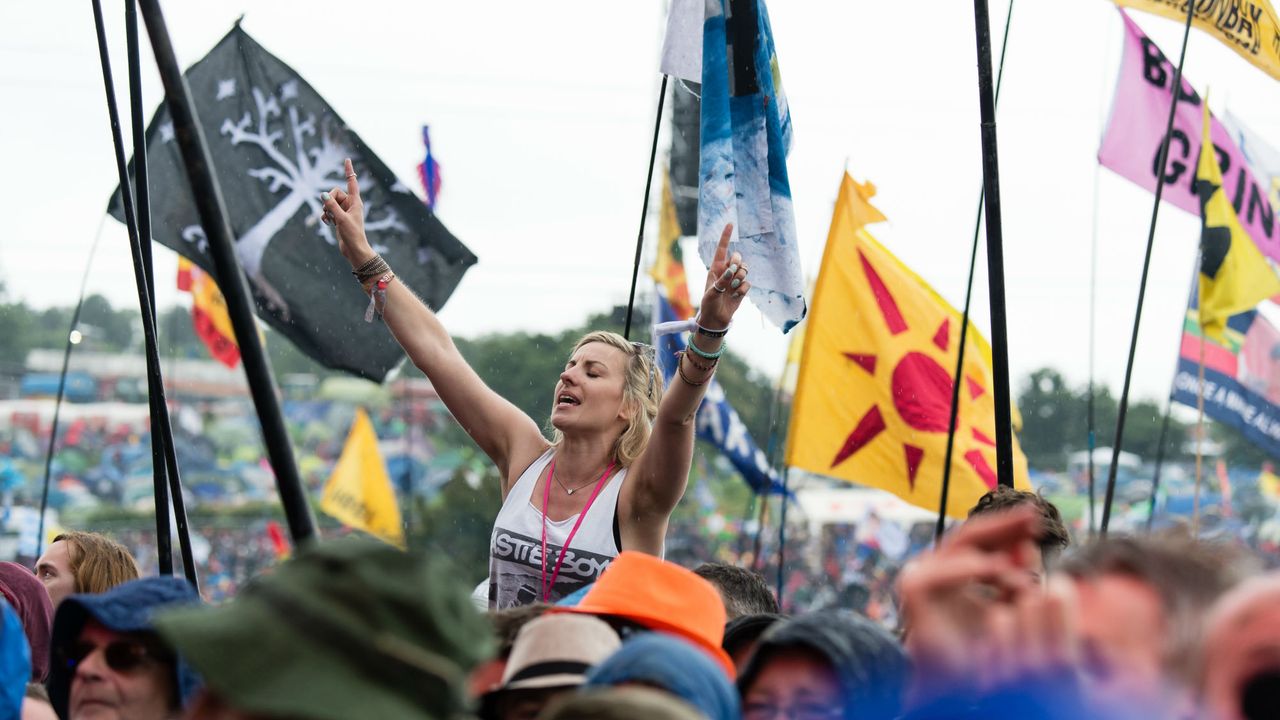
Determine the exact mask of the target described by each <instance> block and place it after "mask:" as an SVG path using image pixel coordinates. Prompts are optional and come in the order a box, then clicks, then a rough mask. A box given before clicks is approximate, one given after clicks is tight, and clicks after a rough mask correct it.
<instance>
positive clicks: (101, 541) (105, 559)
mask: <svg viewBox="0 0 1280 720" xmlns="http://www.w3.org/2000/svg"><path fill="white" fill-rule="evenodd" d="M59 540H65V541H66V542H67V564H68V565H69V566H70V568H71V577H72V578H73V579H74V580H75V591H76V592H77V593H103V592H106V591H108V590H110V589H111V588H113V587H115V586H117V585H120V584H122V583H126V582H129V581H130V580H137V579H138V575H139V573H138V563H137V562H135V561H134V559H133V555H131V554H130V553H129V550H128V548H126V547H125V546H124V545H121V544H120V543H118V542H116V541H115V540H112V539H111V538H109V537H107V536H106V535H99V534H98V533H89V532H67V533H62V534H61V535H58V536H57V537H55V538H54V539H53V542H58V541H59Z"/></svg>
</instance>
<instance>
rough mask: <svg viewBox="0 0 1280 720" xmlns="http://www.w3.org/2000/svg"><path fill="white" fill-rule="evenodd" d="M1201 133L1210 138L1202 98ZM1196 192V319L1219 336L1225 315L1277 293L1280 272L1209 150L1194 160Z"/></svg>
mask: <svg viewBox="0 0 1280 720" xmlns="http://www.w3.org/2000/svg"><path fill="white" fill-rule="evenodd" d="M1202 107H1203V112H1204V121H1203V122H1202V124H1201V126H1202V127H1203V128H1204V136H1203V138H1202V140H1201V145H1200V147H1201V148H1204V147H1206V146H1208V145H1211V142H1210V140H1209V103H1208V101H1207V98H1206V102H1205V103H1204V104H1203V106H1202ZM1196 193H1197V194H1199V196H1200V207H1201V218H1202V225H1201V231H1200V272H1199V276H1198V277H1199V283H1198V285H1199V292H1200V325H1201V326H1202V327H1203V328H1204V332H1205V334H1206V335H1208V336H1209V337H1210V338H1213V339H1220V338H1221V337H1222V332H1223V330H1225V329H1226V322H1227V318H1229V317H1231V316H1232V315H1235V314H1236V313H1240V312H1244V311H1246V310H1251V309H1253V308H1254V307H1256V306H1257V304H1258V303H1260V302H1262V301H1263V300H1265V299H1266V298H1268V297H1270V296H1272V295H1275V294H1276V293H1280V278H1277V277H1276V273H1275V270H1274V269H1273V268H1272V267H1271V265H1270V264H1269V263H1268V262H1267V259H1266V258H1265V257H1263V256H1262V253H1261V252H1259V251H1258V246H1257V245H1254V244H1253V241H1252V240H1251V239H1250V238H1249V236H1248V235H1247V234H1246V233H1245V231H1244V228H1242V227H1240V221H1239V220H1238V219H1237V218H1236V214H1235V211H1233V210H1232V209H1231V203H1229V202H1227V196H1226V195H1225V194H1224V193H1223V192H1222V173H1221V172H1220V171H1219V169H1218V161H1217V157H1216V156H1215V154H1214V153H1213V152H1203V151H1202V152H1201V153H1200V161H1199V162H1198V163H1197V166H1196Z"/></svg>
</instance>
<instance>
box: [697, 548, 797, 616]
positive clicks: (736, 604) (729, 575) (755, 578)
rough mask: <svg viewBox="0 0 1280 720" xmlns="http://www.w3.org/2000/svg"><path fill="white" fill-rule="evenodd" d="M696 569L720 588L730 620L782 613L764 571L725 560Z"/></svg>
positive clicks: (721, 597) (705, 564) (704, 578)
mask: <svg viewBox="0 0 1280 720" xmlns="http://www.w3.org/2000/svg"><path fill="white" fill-rule="evenodd" d="M693 572H694V574H695V575H697V576H698V577H700V578H702V579H703V580H706V581H707V582H709V583H711V584H712V585H714V586H715V587H716V591H718V592H719V593H720V599H721V600H724V610H725V614H726V616H727V617H728V620H729V621H730V622H732V621H733V620H736V619H737V618H740V617H742V616H743V615H762V614H770V613H773V614H776V613H777V612H778V599H777V598H775V597H774V596H773V591H772V590H770V589H769V585H768V583H766V582H765V581H764V578H763V577H761V576H760V573H756V572H752V571H750V570H747V569H746V568H740V567H738V566H736V565H729V564H728V563H722V562H706V563H702V564H701V565H699V566H698V567H696V568H694V569H693Z"/></svg>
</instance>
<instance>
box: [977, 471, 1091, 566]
mask: <svg viewBox="0 0 1280 720" xmlns="http://www.w3.org/2000/svg"><path fill="white" fill-rule="evenodd" d="M1023 505H1031V506H1033V507H1034V508H1035V509H1036V510H1037V511H1038V512H1039V513H1040V542H1039V543H1038V544H1039V545H1040V556H1041V557H1043V558H1044V563H1045V565H1048V564H1049V562H1050V561H1052V560H1054V559H1056V558H1057V557H1058V555H1059V554H1061V553H1062V551H1063V550H1065V549H1066V548H1067V546H1069V545H1070V544H1071V535H1070V533H1068V532H1067V526H1066V524H1064V523H1063V522H1062V513H1060V512H1058V506H1056V505H1054V504H1053V503H1051V502H1049V501H1048V500H1046V499H1045V498H1044V496H1042V495H1040V494H1039V493H1034V492H1030V491H1028V490H1017V489H1014V488H1011V487H1008V486H1007V485H997V486H996V488H995V489H994V490H991V491H989V492H988V493H987V494H986V495H983V496H982V497H980V498H978V504H976V505H974V506H973V509H972V510H970V511H969V517H970V518H974V517H977V516H979V515H986V514H989V513H998V512H1007V511H1009V510H1012V509H1014V508H1016V507H1021V506H1023Z"/></svg>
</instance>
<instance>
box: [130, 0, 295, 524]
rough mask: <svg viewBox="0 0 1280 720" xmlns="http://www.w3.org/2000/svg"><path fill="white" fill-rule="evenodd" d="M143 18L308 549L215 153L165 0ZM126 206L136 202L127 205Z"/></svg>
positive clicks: (268, 435) (270, 451)
mask: <svg viewBox="0 0 1280 720" xmlns="http://www.w3.org/2000/svg"><path fill="white" fill-rule="evenodd" d="M139 3H140V7H141V10H142V19H143V21H144V22H145V23H146V25H147V34H148V35H150V37H151V47H152V50H153V51H154V52H155V56H156V65H157V66H158V67H159V70H160V79H161V81H162V82H163V83H164V89H165V98H166V100H167V102H168V106H169V114H170V117H171V118H172V119H173V129H174V138H175V140H176V141H177V143H178V148H179V150H180V151H181V153H182V160H183V164H184V166H185V168H186V173H187V180H188V181H189V182H190V183H191V190H192V196H193V197H194V199H195V204H196V209H197V210H198V211H199V216H200V224H201V226H202V227H203V228H204V230H205V235H206V237H207V238H208V242H209V253H210V255H212V257H213V264H214V268H215V269H216V270H217V281H218V286H219V287H221V288H222V293H223V296H224V297H225V299H226V302H227V313H228V315H230V316H231V326H232V329H233V330H234V331H235V335H236V341H237V342H238V343H239V345H240V360H241V362H243V363H244V370H245V376H246V378H247V379H248V381H249V392H250V394H251V395H252V396H253V404H254V407H255V408H256V409H257V411H258V420H259V422H261V424H262V438H263V441H264V444H265V445H266V450H267V458H268V459H269V460H270V462H271V468H272V470H273V471H274V473H275V478H276V489H277V490H278V491H279V493H280V504H281V505H282V506H283V507H284V513H285V519H286V521H287V522H288V523H289V534H290V536H291V537H292V539H293V542H294V544H295V545H304V544H307V543H309V542H311V541H312V540H314V539H316V538H317V532H316V524H315V518H314V517H313V516H312V513H311V506H310V504H309V503H308V502H307V494H306V490H305V489H304V488H303V485H302V479H301V477H300V476H299V474H298V466H297V463H296V462H295V460H294V457H293V446H292V445H291V444H290V442H289V432H288V430H287V429H286V428H285V424H284V415H283V414H282V413H281V411H280V401H279V399H278V398H277V396H276V388H275V382H274V380H273V379H272V374H271V363H270V361H269V359H268V358H267V354H266V352H264V351H263V349H262V343H261V341H260V340H259V338H258V329H257V325H256V324H255V321H254V318H253V300H252V299H251V298H250V297H249V288H248V286H247V285H246V283H245V279H244V272H243V271H242V270H241V268H240V264H239V261H237V260H236V256H235V247H234V243H235V240H234V238H233V236H232V233H231V223H230V220H229V219H228V217H227V209H226V203H225V202H224V201H223V198H222V190H221V188H220V187H219V186H218V181H217V178H216V177H215V176H214V174H213V167H212V164H211V161H210V158H209V147H208V144H207V143H206V142H205V139H204V130H203V129H202V128H201V127H200V123H199V121H198V116H197V113H196V108H195V104H194V103H193V102H192V100H191V93H190V92H189V91H188V89H187V83H186V80H185V79H184V78H183V77H182V70H181V69H180V68H179V67H178V60H177V58H176V57H175V55H174V52H173V44H172V41H171V40H170V38H169V30H168V29H167V28H166V26H165V22H164V15H163V14H162V13H161V11H160V3H159V0H139ZM125 205H126V207H127V206H128V203H125Z"/></svg>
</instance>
